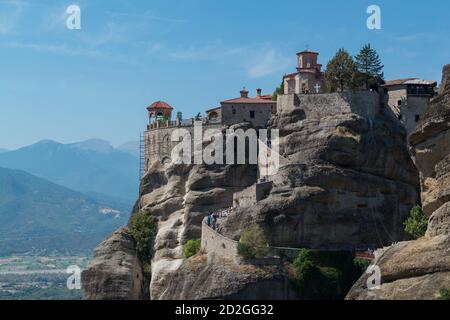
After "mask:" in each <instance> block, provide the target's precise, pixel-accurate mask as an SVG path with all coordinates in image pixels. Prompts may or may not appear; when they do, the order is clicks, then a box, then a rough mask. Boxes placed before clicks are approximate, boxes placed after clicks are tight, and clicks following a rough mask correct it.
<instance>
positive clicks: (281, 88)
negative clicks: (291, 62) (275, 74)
mask: <svg viewBox="0 0 450 320" xmlns="http://www.w3.org/2000/svg"><path fill="white" fill-rule="evenodd" d="M282 94H284V79H283V80H281V84H280V86H279V87H278V88H276V89H275V92H274V93H273V97H272V100H273V101H277V98H278V96H279V95H282Z"/></svg>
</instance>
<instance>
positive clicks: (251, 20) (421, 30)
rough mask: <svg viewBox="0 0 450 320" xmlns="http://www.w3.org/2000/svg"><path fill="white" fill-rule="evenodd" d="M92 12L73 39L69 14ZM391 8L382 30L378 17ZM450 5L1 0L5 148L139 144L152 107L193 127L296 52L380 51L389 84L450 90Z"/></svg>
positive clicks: (283, 67) (328, 0)
mask: <svg viewBox="0 0 450 320" xmlns="http://www.w3.org/2000/svg"><path fill="white" fill-rule="evenodd" d="M71 4H77V5H79V6H80V7H81V13H82V25H81V27H82V29H81V30H68V29H67V28H66V24H65V20H66V18H67V15H66V13H65V10H66V8H67V7H68V6H69V5H71ZM371 4H377V5H379V6H380V7H381V9H382V30H375V31H371V30H368V29H367V28H366V19H367V17H368V15H367V14H366V9H367V7H368V5H371ZM449 12H450V3H449V2H448V1H442V0H428V1H426V2H423V1H407V0H389V1H375V0H372V1H365V0H346V1H336V0H322V1H315V2H312V1H300V0H284V1H272V0H270V1H269V0H265V1H264V0H263V1H256V0H254V1H250V0H240V1H237V0H228V1H215V0H183V1H180V0H177V1H174V0H164V1H162V0H160V1H138V0H135V1H123V0H84V1H78V2H74V1H56V0H39V1H38V0H23V1H22V0H0V148H9V149H13V148H18V147H21V146H24V145H27V144H31V143H34V142H36V141H38V140H41V139H54V140H57V141H60V142H67V143H68V142H74V141H80V140H84V139H89V138H103V139H106V140H109V141H111V142H112V143H113V145H118V144H121V143H123V142H126V141H129V140H137V139H138V137H139V132H140V131H142V130H143V129H144V127H145V125H146V121H147V118H146V111H145V107H146V106H147V105H149V104H150V103H151V102H153V101H155V100H160V99H161V100H165V101H167V102H168V103H170V104H171V105H173V106H174V107H175V108H176V109H177V111H181V112H183V115H184V117H188V116H192V115H195V114H197V113H198V112H200V111H203V110H205V109H208V108H211V107H215V106H217V105H218V103H219V101H221V100H224V99H228V98H233V97H236V96H237V95H238V91H239V90H240V89H241V88H242V86H246V87H247V88H248V89H249V90H251V92H254V90H255V89H256V88H257V87H261V88H263V89H264V91H265V92H272V91H273V89H274V88H275V87H276V86H277V85H278V84H279V83H280V81H281V77H282V75H283V74H284V73H288V72H292V71H294V70H295V53H296V52H297V51H300V50H303V49H305V47H306V46H307V45H308V46H309V48H310V49H311V50H317V51H319V52H320V57H319V60H320V62H321V63H323V64H324V65H326V63H327V62H328V60H329V59H330V58H331V57H332V56H333V55H334V53H335V52H336V51H337V50H338V49H339V48H341V47H344V48H346V49H348V50H349V51H350V52H351V53H352V54H356V53H357V51H358V50H359V48H360V47H361V46H362V45H363V44H365V43H368V42H370V43H372V45H373V46H374V47H375V48H376V49H377V50H378V51H379V53H380V56H381V58H382V60H383V62H384V64H385V75H386V78H388V79H393V78H401V77H420V78H424V79H436V80H440V77H441V69H442V66H443V65H444V64H445V63H450V57H449V52H450V36H449V30H450V19H448V14H449Z"/></svg>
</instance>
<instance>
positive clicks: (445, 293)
mask: <svg viewBox="0 0 450 320" xmlns="http://www.w3.org/2000/svg"><path fill="white" fill-rule="evenodd" d="M439 300H450V289H441V291H440V292H439Z"/></svg>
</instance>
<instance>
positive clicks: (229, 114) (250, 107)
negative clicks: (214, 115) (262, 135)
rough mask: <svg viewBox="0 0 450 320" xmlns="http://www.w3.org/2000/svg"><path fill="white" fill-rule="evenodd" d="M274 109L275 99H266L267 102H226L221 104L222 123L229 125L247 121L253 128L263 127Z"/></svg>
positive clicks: (275, 106) (275, 108)
mask: <svg viewBox="0 0 450 320" xmlns="http://www.w3.org/2000/svg"><path fill="white" fill-rule="evenodd" d="M276 110H277V103H276V102H275V101H267V104H262V103H255V104H251V103H242V104H228V103H227V104H223V105H222V123H223V124H224V125H226V126H230V125H233V124H237V123H242V122H249V123H251V124H252V126H253V127H255V128H265V127H266V126H267V121H268V120H269V119H270V118H271V117H272V113H275V112H276ZM251 112H253V118H252V117H251V114H250V113H251Z"/></svg>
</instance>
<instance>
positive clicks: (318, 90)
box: [314, 83, 320, 93]
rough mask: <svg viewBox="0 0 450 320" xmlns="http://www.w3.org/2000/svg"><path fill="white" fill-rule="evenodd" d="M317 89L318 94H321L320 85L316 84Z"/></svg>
mask: <svg viewBox="0 0 450 320" xmlns="http://www.w3.org/2000/svg"><path fill="white" fill-rule="evenodd" d="M314 89H316V93H319V92H320V84H318V83H316V86H315V87H314Z"/></svg>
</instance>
